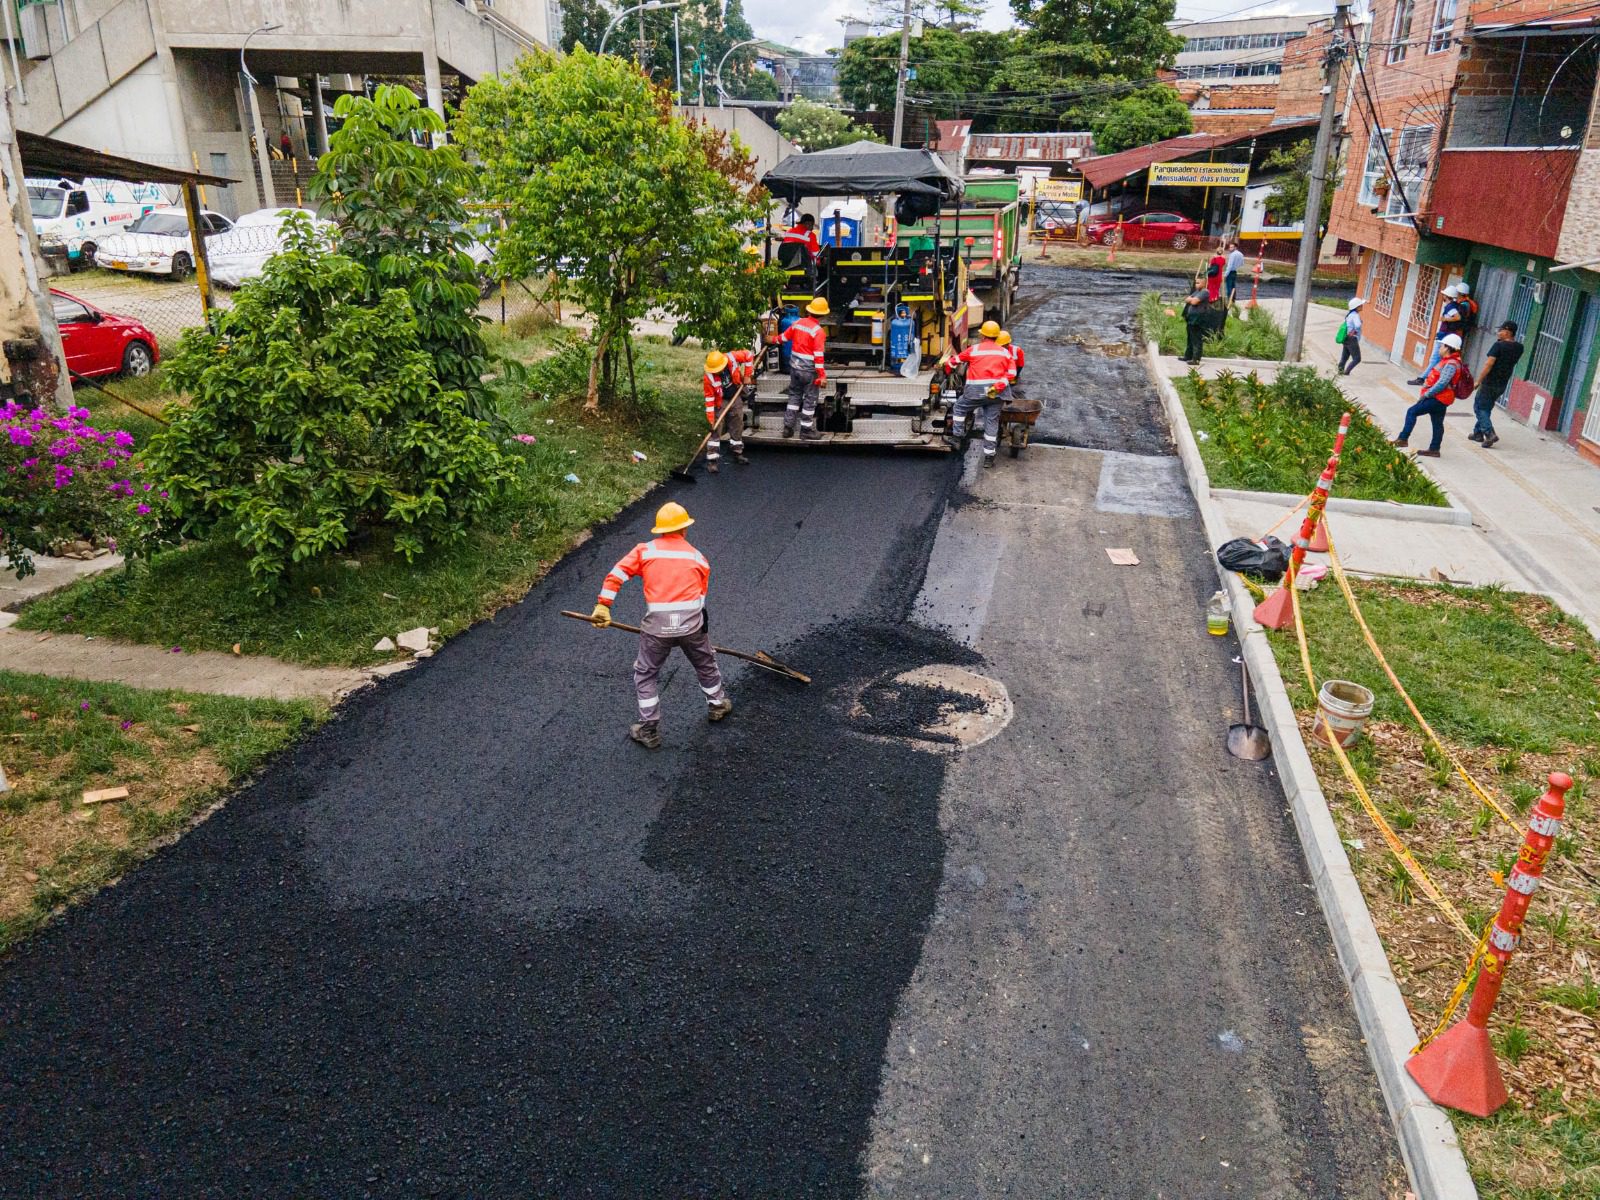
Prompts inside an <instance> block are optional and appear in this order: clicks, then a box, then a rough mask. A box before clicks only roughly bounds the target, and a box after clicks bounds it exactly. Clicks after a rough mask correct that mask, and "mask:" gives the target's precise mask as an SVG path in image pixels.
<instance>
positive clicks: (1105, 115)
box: [1089, 84, 1194, 154]
mask: <svg viewBox="0 0 1600 1200" xmlns="http://www.w3.org/2000/svg"><path fill="white" fill-rule="evenodd" d="M1089 128H1090V129H1091V130H1093V131H1094V146H1095V151H1096V152H1097V153H1099V154H1115V153H1116V152H1117V151H1119V150H1126V149H1128V148H1129V147H1132V146H1144V145H1148V144H1149V143H1150V142H1159V141H1161V140H1163V139H1164V138H1172V137H1178V136H1180V135H1182V134H1185V133H1188V132H1189V131H1190V130H1192V129H1193V128H1194V123H1193V121H1192V120H1191V119H1190V117H1189V107H1188V105H1186V104H1184V102H1183V101H1182V99H1180V98H1179V96H1178V93H1177V92H1175V91H1173V90H1172V89H1171V88H1169V87H1167V86H1166V85H1165V84H1156V85H1155V86H1153V87H1147V88H1140V89H1139V90H1138V91H1136V92H1130V93H1129V94H1128V95H1126V96H1122V97H1119V98H1118V99H1116V100H1113V101H1111V102H1110V103H1109V104H1107V105H1106V106H1105V107H1104V108H1102V109H1101V110H1100V111H1099V112H1098V113H1096V114H1095V115H1094V116H1093V117H1092V118H1091V119H1090V121H1089Z"/></svg>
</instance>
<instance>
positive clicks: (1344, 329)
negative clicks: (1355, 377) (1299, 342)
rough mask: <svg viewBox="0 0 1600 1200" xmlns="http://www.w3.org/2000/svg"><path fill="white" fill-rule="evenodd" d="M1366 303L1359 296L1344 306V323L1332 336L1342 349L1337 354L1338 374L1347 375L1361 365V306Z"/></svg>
mask: <svg viewBox="0 0 1600 1200" xmlns="http://www.w3.org/2000/svg"><path fill="white" fill-rule="evenodd" d="M1365 303H1366V301H1365V300H1363V299H1362V298H1361V297H1360V296H1357V297H1356V298H1355V299H1354V300H1352V301H1350V303H1348V304H1346V305H1345V306H1344V321H1343V322H1342V323H1341V324H1340V326H1339V332H1338V333H1337V334H1336V335H1335V336H1334V341H1336V342H1338V343H1339V344H1340V346H1341V347H1343V349H1341V351H1340V352H1339V374H1341V375H1348V374H1350V372H1352V371H1354V370H1355V369H1356V368H1357V367H1359V366H1360V365H1361V306H1362V305H1363V304H1365Z"/></svg>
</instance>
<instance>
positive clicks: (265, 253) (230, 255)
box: [206, 208, 336, 288]
mask: <svg viewBox="0 0 1600 1200" xmlns="http://www.w3.org/2000/svg"><path fill="white" fill-rule="evenodd" d="M295 213H300V214H302V215H303V216H306V217H310V218H311V223H312V224H313V225H314V226H316V227H317V228H318V229H319V230H322V231H324V232H326V233H327V234H328V236H329V237H330V239H331V238H332V236H333V233H334V230H335V228H336V226H335V225H334V224H333V222H332V221H325V220H323V219H322V218H321V217H318V216H317V215H316V213H314V212H311V211H310V210H308V209H304V208H258V209H256V210H255V211H254V212H247V213H245V214H244V215H243V216H242V217H240V218H239V219H238V221H236V222H235V223H234V225H233V228H232V229H230V230H228V231H227V232H226V233H221V234H218V235H217V236H216V237H209V238H207V239H206V259H207V261H209V262H210V264H211V281H212V282H213V283H215V284H218V285H219V286H221V287H230V288H236V287H239V286H240V285H241V284H243V283H244V281H245V280H247V279H254V278H255V277H256V276H258V275H260V274H261V272H262V271H263V270H264V269H265V268H266V265H267V260H268V259H269V258H271V257H272V256H273V255H274V254H276V253H278V251H280V250H282V249H283V224H284V222H285V221H286V220H287V219H288V218H289V217H290V216H292V215H293V214H295Z"/></svg>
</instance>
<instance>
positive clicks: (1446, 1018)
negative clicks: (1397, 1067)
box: [1411, 920, 1494, 1054]
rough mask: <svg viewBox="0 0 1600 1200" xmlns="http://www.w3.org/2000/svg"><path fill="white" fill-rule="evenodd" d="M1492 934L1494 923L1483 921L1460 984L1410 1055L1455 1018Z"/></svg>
mask: <svg viewBox="0 0 1600 1200" xmlns="http://www.w3.org/2000/svg"><path fill="white" fill-rule="evenodd" d="M1493 932H1494V921H1492V920H1489V921H1485V922H1484V924H1483V934H1482V936H1480V937H1479V938H1478V944H1477V945H1476V946H1475V947H1473V950H1472V957H1471V958H1469V959H1467V969H1466V970H1465V971H1463V972H1462V973H1461V980H1460V982H1459V983H1457V984H1456V986H1455V989H1454V990H1453V991H1452V992H1451V993H1450V999H1448V1000H1446V1001H1445V1003H1444V1012H1443V1013H1441V1014H1440V1015H1439V1020H1438V1021H1437V1022H1435V1023H1434V1026H1433V1028H1432V1029H1430V1030H1429V1031H1428V1032H1427V1033H1425V1034H1424V1035H1423V1036H1422V1038H1421V1040H1420V1041H1418V1042H1417V1044H1416V1045H1415V1046H1413V1047H1411V1053H1413V1054H1415V1053H1416V1052H1417V1051H1419V1050H1421V1049H1422V1048H1423V1047H1424V1046H1426V1045H1427V1044H1428V1043H1429V1042H1431V1041H1433V1039H1434V1038H1436V1037H1438V1036H1439V1035H1440V1034H1441V1033H1443V1032H1444V1027H1445V1026H1446V1025H1448V1024H1450V1018H1451V1017H1453V1016H1455V1015H1456V1009H1458V1008H1460V1007H1461V998H1462V997H1463V996H1465V995H1466V994H1467V988H1469V987H1470V986H1471V985H1472V976H1473V972H1474V970H1475V969H1476V967H1477V965H1478V960H1479V959H1480V958H1482V957H1483V951H1484V949H1485V947H1487V946H1488V945H1489V935H1490V934H1491V933H1493Z"/></svg>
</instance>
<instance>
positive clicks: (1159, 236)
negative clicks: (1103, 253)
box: [1089, 212, 1203, 250]
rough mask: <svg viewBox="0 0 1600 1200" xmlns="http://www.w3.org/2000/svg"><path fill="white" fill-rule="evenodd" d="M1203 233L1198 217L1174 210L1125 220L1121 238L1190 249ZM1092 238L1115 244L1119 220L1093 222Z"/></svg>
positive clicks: (1133, 243)
mask: <svg viewBox="0 0 1600 1200" xmlns="http://www.w3.org/2000/svg"><path fill="white" fill-rule="evenodd" d="M1202 233H1203V231H1202V230H1201V228H1200V223H1199V222H1198V221H1191V220H1190V219H1189V218H1188V217H1185V216H1183V215H1181V214H1179V213H1175V212H1147V213H1140V214H1139V215H1138V216H1136V217H1124V218H1123V220H1122V241H1123V244H1124V245H1128V246H1171V247H1172V248H1173V249H1174V250H1187V249H1188V248H1189V247H1190V246H1192V245H1194V244H1195V243H1196V242H1198V241H1199V240H1200V238H1201V236H1202ZM1089 239H1090V240H1091V241H1095V242H1100V243H1101V244H1103V245H1106V246H1110V245H1114V244H1115V243H1116V240H1117V222H1116V220H1115V219H1113V220H1109V221H1096V222H1094V223H1093V224H1091V225H1090V226H1089Z"/></svg>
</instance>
